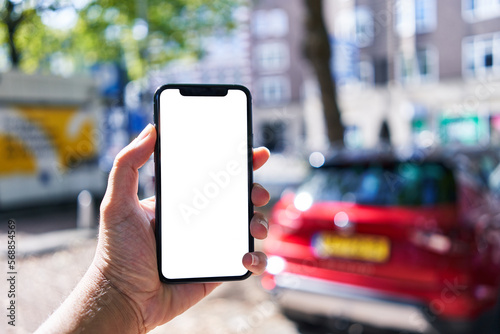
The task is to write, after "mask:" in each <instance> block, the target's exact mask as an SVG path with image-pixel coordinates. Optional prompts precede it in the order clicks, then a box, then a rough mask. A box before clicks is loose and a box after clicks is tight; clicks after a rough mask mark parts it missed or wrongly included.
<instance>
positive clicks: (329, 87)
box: [304, 0, 344, 146]
mask: <svg viewBox="0 0 500 334" xmlns="http://www.w3.org/2000/svg"><path fill="white" fill-rule="evenodd" d="M304 4H305V6H306V9H307V11H306V21H305V24H306V33H305V39H304V40H305V42H304V44H305V45H304V48H305V53H306V57H307V58H308V59H309V62H310V63H311V66H312V68H313V69H314V72H315V74H316V77H317V79H318V83H319V87H320V91H321V100H322V103H323V112H324V115H325V120H326V126H327V134H328V139H329V141H330V144H331V145H333V146H337V145H339V144H341V145H342V144H343V141H344V127H343V125H342V122H341V120H340V110H339V107H338V104H337V95H336V88H335V81H334V80H333V76H332V70H331V67H330V66H331V48H330V39H329V37H328V32H327V30H326V27H325V22H324V19H323V1H322V0H304Z"/></svg>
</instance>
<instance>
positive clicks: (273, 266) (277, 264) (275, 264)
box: [266, 256, 286, 275]
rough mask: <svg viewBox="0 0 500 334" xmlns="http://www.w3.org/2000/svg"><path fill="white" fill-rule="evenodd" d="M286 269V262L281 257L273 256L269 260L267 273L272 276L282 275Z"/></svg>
mask: <svg viewBox="0 0 500 334" xmlns="http://www.w3.org/2000/svg"><path fill="white" fill-rule="evenodd" d="M285 268H286V261H285V259H284V258H282V257H280V256H271V257H269V259H268V260H267V267H266V271H267V272H268V273H270V274H271V275H278V274H281V273H282V272H283V271H284V270H285Z"/></svg>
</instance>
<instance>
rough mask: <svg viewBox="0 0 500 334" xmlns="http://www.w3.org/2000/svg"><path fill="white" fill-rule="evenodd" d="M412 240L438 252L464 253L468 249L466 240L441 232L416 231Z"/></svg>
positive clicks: (418, 244) (420, 245)
mask: <svg viewBox="0 0 500 334" xmlns="http://www.w3.org/2000/svg"><path fill="white" fill-rule="evenodd" d="M410 240H411V241H412V242H413V244H415V245H417V246H419V247H422V248H425V249H428V250H430V251H433V252H435V253H438V254H462V253H464V252H466V251H467V249H468V247H467V245H466V244H465V242H463V241H461V240H458V239H456V238H452V237H450V236H448V235H445V234H442V233H439V232H430V231H415V232H413V234H412V236H411V238H410Z"/></svg>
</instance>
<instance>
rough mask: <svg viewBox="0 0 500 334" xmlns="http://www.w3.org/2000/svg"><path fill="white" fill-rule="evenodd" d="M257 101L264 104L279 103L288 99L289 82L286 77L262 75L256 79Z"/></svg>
mask: <svg viewBox="0 0 500 334" xmlns="http://www.w3.org/2000/svg"><path fill="white" fill-rule="evenodd" d="M257 85H258V86H257V87H258V88H257V89H258V98H259V102H260V103H261V104H264V105H279V104H284V103H286V102H288V101H289V100H290V82H289V80H287V78H286V77H283V76H273V77H263V78H261V79H260V80H259V81H258V84H257Z"/></svg>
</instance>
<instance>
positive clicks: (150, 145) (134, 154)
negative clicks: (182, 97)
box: [103, 124, 156, 207]
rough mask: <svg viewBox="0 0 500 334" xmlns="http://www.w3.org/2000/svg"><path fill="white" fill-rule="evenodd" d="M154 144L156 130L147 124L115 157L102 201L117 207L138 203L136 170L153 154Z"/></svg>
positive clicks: (137, 173)
mask: <svg viewBox="0 0 500 334" xmlns="http://www.w3.org/2000/svg"><path fill="white" fill-rule="evenodd" d="M155 142H156V130H155V128H154V126H153V125H151V124H148V126H146V128H144V130H142V132H141V133H140V134H139V136H137V138H136V139H134V140H133V141H132V142H131V143H130V144H128V145H127V146H125V147H124V148H123V149H122V150H121V151H120V152H119V153H118V154H117V155H116V158H115V161H114V163H113V168H112V169H111V172H110V174H109V180H108V188H107V190H106V195H105V196H104V200H106V201H109V204H112V203H116V204H117V205H118V206H119V207H123V206H124V205H127V204H129V205H132V204H133V203H132V202H136V201H138V198H137V189H138V185H139V172H138V170H139V168H140V167H141V166H142V165H144V164H145V163H146V161H148V159H149V157H150V156H151V154H152V153H153V152H154V147H155ZM104 200H103V202H104Z"/></svg>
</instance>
